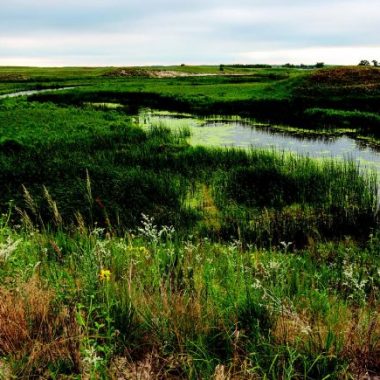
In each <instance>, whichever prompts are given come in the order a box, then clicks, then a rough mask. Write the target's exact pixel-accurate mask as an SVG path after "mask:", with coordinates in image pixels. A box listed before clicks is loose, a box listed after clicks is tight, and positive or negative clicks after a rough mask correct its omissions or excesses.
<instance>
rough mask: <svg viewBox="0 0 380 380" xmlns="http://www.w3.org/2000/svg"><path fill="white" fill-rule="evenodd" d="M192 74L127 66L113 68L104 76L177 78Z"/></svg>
mask: <svg viewBox="0 0 380 380" xmlns="http://www.w3.org/2000/svg"><path fill="white" fill-rule="evenodd" d="M189 75H192V74H189V73H184V72H180V71H169V70H148V69H141V68H137V67H127V68H118V69H115V70H112V71H110V72H108V73H106V74H104V76H107V77H132V78H141V77H145V78H176V77H185V76H189Z"/></svg>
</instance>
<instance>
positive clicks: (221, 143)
mask: <svg viewBox="0 0 380 380" xmlns="http://www.w3.org/2000/svg"><path fill="white" fill-rule="evenodd" d="M137 122H138V124H139V125H140V126H141V127H149V126H162V127H168V128H173V129H176V130H182V131H189V132H190V134H191V136H190V137H189V142H190V143H191V144H193V145H207V146H218V147H239V148H247V149H249V148H260V149H276V150H278V151H285V152H292V153H296V154H300V155H304V156H309V157H314V158H337V159H352V160H354V161H355V162H357V163H358V164H360V167H361V168H366V169H370V170H374V171H375V172H376V173H377V176H378V178H379V179H380V149H375V148H373V147H371V146H369V145H366V144H364V143H363V142H360V141H357V140H355V139H353V138H350V137H348V136H339V137H331V136H329V137H327V136H310V135H302V136H300V135H298V134H297V135H294V134H293V135H292V134H289V133H284V132H279V131H274V130H273V129H271V127H270V126H265V125H260V124H257V123H255V122H254V121H249V120H246V119H241V118H239V117H231V118H228V117H226V116H216V117H212V118H211V117H210V118H204V119H202V118H197V117H195V116H193V115H189V114H178V113H169V112H163V111H154V110H149V109H142V110H140V112H139V115H138V117H137Z"/></svg>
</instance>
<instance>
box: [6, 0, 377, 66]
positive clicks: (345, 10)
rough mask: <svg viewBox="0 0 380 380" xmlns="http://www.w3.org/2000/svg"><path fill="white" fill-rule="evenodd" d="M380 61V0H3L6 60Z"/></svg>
mask: <svg viewBox="0 0 380 380" xmlns="http://www.w3.org/2000/svg"><path fill="white" fill-rule="evenodd" d="M361 59H368V60H372V59H377V60H378V61H380V0H362V1H357V0H355V1H352V0H349V1H343V0H314V1H306V0H0V65H39V66H65V65H66V66H73V65H78V66H79V65H81V66H83V65H86V66H96V65H112V66H121V65H150V64H179V63H187V64H197V63H207V64H219V63H272V64H282V63H287V62H291V63H305V64H308V63H311V64H312V63H315V62H317V61H323V62H326V63H331V64H334V63H336V64H338V63H341V64H357V63H358V62H359V61H360V60H361Z"/></svg>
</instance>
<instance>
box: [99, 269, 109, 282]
mask: <svg viewBox="0 0 380 380" xmlns="http://www.w3.org/2000/svg"><path fill="white" fill-rule="evenodd" d="M110 278H111V271H110V270H108V269H102V270H101V271H100V273H99V280H100V281H109V280H110Z"/></svg>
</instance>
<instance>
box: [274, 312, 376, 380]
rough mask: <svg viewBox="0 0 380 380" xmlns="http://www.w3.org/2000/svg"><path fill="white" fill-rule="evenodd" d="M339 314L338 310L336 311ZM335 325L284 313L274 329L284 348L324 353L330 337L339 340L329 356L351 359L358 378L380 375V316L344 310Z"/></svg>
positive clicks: (352, 369)
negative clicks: (286, 346) (309, 349)
mask: <svg viewBox="0 0 380 380" xmlns="http://www.w3.org/2000/svg"><path fill="white" fill-rule="evenodd" d="M334 312H336V310H335V311H334ZM340 312H341V314H340V315H339V319H338V321H337V322H336V323H334V324H331V325H330V324H328V322H326V321H322V320H318V321H313V320H312V318H311V317H310V316H307V315H306V314H303V315H300V314H297V313H282V314H281V315H280V316H279V317H278V319H277V322H276V324H275V328H274V329H273V336H274V337H275V340H276V341H277V342H278V343H280V344H284V345H291V346H292V345H293V346H298V348H302V347H303V349H307V347H308V346H309V347H310V344H311V346H312V347H314V349H315V350H316V351H318V352H323V351H324V350H325V348H326V342H327V341H328V339H329V336H330V337H331V334H332V336H333V337H334V338H335V340H334V344H332V345H331V346H330V347H329V354H331V355H337V356H339V357H342V358H345V359H347V361H348V362H349V363H350V370H351V372H352V373H353V374H354V375H355V376H357V378H358V379H359V378H363V376H364V375H365V374H379V373H380V317H379V313H376V314H373V313H372V314H371V315H369V314H368V313H365V312H362V313H361V314H360V315H357V313H356V312H355V310H353V311H351V310H348V309H347V310H346V313H344V312H343V311H342V310H341V311H340Z"/></svg>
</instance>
